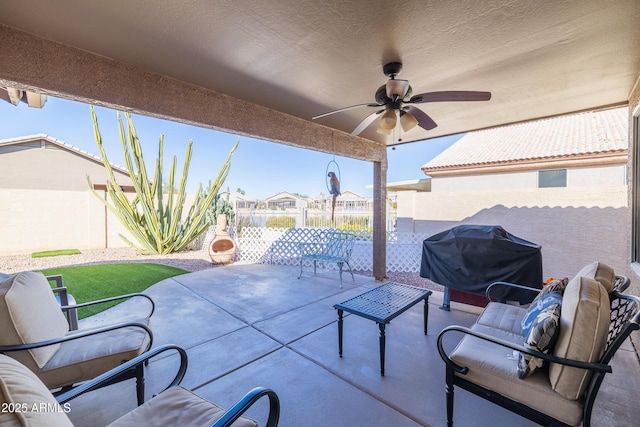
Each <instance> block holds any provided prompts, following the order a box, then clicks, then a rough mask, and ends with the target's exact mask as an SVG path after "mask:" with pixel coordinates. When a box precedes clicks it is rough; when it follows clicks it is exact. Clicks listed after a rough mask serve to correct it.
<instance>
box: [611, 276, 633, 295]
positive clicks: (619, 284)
mask: <svg viewBox="0 0 640 427" xmlns="http://www.w3.org/2000/svg"><path fill="white" fill-rule="evenodd" d="M630 284H631V280H629V278H628V277H627V276H615V279H614V281H613V290H614V291H618V292H620V293H622V292H624V291H625V290H627V288H628V287H629V285H630Z"/></svg>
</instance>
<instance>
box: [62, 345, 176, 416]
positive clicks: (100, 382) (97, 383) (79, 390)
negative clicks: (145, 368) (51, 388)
mask: <svg viewBox="0 0 640 427" xmlns="http://www.w3.org/2000/svg"><path fill="white" fill-rule="evenodd" d="M170 350H176V351H177V352H178V355H179V356H180V367H179V368H178V373H177V374H176V376H175V377H174V379H173V381H171V383H170V384H169V385H168V386H166V387H165V388H164V390H166V389H168V388H169V387H173V386H176V385H178V384H180V382H181V381H182V379H183V378H184V375H185V373H186V372H187V363H188V361H187V352H186V351H185V350H184V349H183V348H182V347H178V346H177V345H174V344H167V345H163V346H160V347H156V348H154V349H152V350H149V351H147V352H146V353H143V354H141V355H140V356H137V357H134V358H133V359H131V360H129V361H128V362H124V363H123V364H121V365H119V366H118V367H116V368H113V369H111V370H110V371H107V372H105V373H104V374H102V375H100V376H97V377H95V378H94V379H92V380H89V381H87V382H85V383H84V384H82V385H80V386H77V387H75V388H73V389H72V390H69V391H67V392H65V393H61V394H59V395H57V396H56V400H57V401H58V403H59V404H63V403H66V402H68V401H70V400H72V399H75V398H76V397H78V396H80V395H81V394H84V393H86V392H89V391H92V390H95V389H97V388H100V387H102V386H104V385H106V384H108V383H109V382H110V381H112V380H113V379H114V378H117V377H118V376H119V375H121V374H122V373H124V372H126V371H128V370H129V369H131V368H133V367H135V366H138V365H140V364H142V363H146V362H147V361H148V360H149V359H151V358H152V357H155V356H157V355H158V354H160V353H164V352H166V351H170ZM164 390H163V391H164Z"/></svg>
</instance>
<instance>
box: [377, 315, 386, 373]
mask: <svg viewBox="0 0 640 427" xmlns="http://www.w3.org/2000/svg"><path fill="white" fill-rule="evenodd" d="M378 329H380V375H381V376H383V377H384V350H385V344H386V337H385V334H384V329H385V324H384V323H378Z"/></svg>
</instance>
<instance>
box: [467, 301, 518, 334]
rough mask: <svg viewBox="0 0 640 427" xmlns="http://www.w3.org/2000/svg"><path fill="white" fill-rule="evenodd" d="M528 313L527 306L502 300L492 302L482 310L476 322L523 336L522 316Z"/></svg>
mask: <svg viewBox="0 0 640 427" xmlns="http://www.w3.org/2000/svg"><path fill="white" fill-rule="evenodd" d="M526 313H527V309H526V308H525V307H521V306H518V305H511V304H503V303H500V302H490V303H489V304H487V306H486V307H485V309H484V310H483V311H482V313H481V314H480V316H479V317H478V320H476V324H478V325H483V326H488V327H490V328H494V329H501V330H503V331H506V332H510V333H513V334H516V335H520V338H522V318H523V317H524V315H525V314H526Z"/></svg>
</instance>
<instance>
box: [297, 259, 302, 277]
mask: <svg viewBox="0 0 640 427" xmlns="http://www.w3.org/2000/svg"><path fill="white" fill-rule="evenodd" d="M301 277H302V258H300V275H299V276H298V279H299V278H301Z"/></svg>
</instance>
